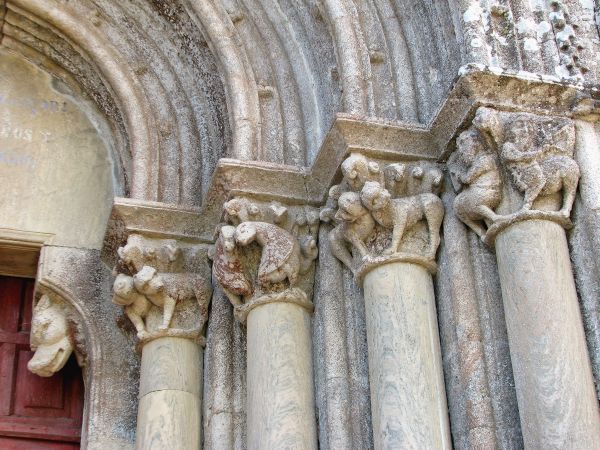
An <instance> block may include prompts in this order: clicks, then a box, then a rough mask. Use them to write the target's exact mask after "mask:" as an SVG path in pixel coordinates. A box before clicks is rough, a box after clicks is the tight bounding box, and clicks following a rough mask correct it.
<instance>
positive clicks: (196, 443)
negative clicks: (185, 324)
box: [136, 336, 202, 450]
mask: <svg viewBox="0 0 600 450" xmlns="http://www.w3.org/2000/svg"><path fill="white" fill-rule="evenodd" d="M201 368H202V349H201V347H200V345H199V343H198V342H197V341H195V340H194V339H186V338H180V337H168V336H166V337H161V338H157V339H154V340H151V341H149V342H147V343H146V344H144V346H143V348H142V367H141V369H140V395H139V398H140V401H139V407H138V422H137V436H136V447H137V448H138V449H144V450H145V449H154V448H156V449H159V448H160V449H173V450H175V449H190V450H192V449H199V448H200V442H201V435H200V431H201V429H202V424H201V421H200V416H201V389H202V370H201Z"/></svg>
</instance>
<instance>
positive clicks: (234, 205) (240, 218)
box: [223, 197, 260, 225]
mask: <svg viewBox="0 0 600 450" xmlns="http://www.w3.org/2000/svg"><path fill="white" fill-rule="evenodd" d="M223 209H224V210H225V212H226V213H227V218H228V219H229V221H231V222H232V223H233V224H235V225H238V224H240V223H242V222H249V221H253V220H256V219H257V217H258V215H259V214H260V209H259V208H258V206H257V205H256V204H255V203H252V202H251V201H250V200H248V199H246V198H242V197H236V198H233V199H231V200H229V201H228V202H225V204H224V205H223Z"/></svg>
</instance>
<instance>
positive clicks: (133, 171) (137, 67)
mask: <svg viewBox="0 0 600 450" xmlns="http://www.w3.org/2000/svg"><path fill="white" fill-rule="evenodd" d="M166 5H167V6H166ZM168 5H171V3H170V2H166V4H163V3H160V2H156V3H154V4H149V3H146V2H111V1H108V0H101V1H98V2H92V1H81V2H69V3H66V2H63V1H51V0H49V1H44V2H39V1H36V0H15V1H10V2H7V3H6V5H5V6H4V7H5V11H6V14H5V20H4V23H3V27H2V29H3V34H2V44H3V45H4V46H6V47H10V48H11V49H13V50H15V51H18V52H20V53H22V54H23V55H24V56H25V57H28V58H29V59H32V60H34V62H37V63H38V64H40V65H42V66H45V68H46V69H51V71H53V72H54V74H55V75H59V76H61V75H62V78H63V79H67V78H70V80H71V81H77V83H78V84H79V85H80V86H81V88H82V89H83V90H84V91H85V92H87V93H88V95H89V96H90V97H92V98H93V99H94V100H95V102H96V103H97V105H98V106H99V108H100V109H101V111H102V112H103V113H104V114H105V115H106V116H107V117H108V118H109V120H110V121H111V125H112V128H113V134H114V135H115V137H116V140H117V142H118V147H119V152H120V160H121V163H122V165H123V172H124V174H125V176H124V178H125V183H126V190H128V191H129V194H130V195H131V196H132V197H135V198H143V199H147V200H158V201H163V202H168V203H180V204H188V205H198V204H200V202H201V198H202V194H203V190H204V189H205V188H206V186H207V185H208V182H209V180H210V174H211V173H212V170H213V168H214V165H215V164H216V160H217V159H218V158H219V157H220V156H224V155H225V146H226V142H227V139H228V137H227V136H228V124H227V122H226V120H224V116H225V114H226V113H225V106H224V105H225V101H224V94H223V89H222V86H221V83H220V80H219V77H218V74H217V72H216V70H215V64H214V60H213V58H212V55H211V54H210V52H209V51H208V48H207V47H206V45H205V44H204V41H203V39H202V36H201V34H200V32H199V30H197V29H196V28H195V27H194V26H193V24H192V23H191V21H190V20H189V18H188V17H187V15H186V14H185V13H184V11H183V9H182V8H181V7H179V8H178V7H177V6H175V7H171V6H168ZM65 81H66V80H65ZM71 84H72V83H71Z"/></svg>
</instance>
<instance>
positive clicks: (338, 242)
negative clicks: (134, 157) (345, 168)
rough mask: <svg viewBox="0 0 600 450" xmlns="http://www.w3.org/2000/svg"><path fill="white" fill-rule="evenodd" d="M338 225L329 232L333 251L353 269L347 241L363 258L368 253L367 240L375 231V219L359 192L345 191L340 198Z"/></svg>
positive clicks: (337, 213)
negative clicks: (364, 204) (363, 202)
mask: <svg viewBox="0 0 600 450" xmlns="http://www.w3.org/2000/svg"><path fill="white" fill-rule="evenodd" d="M335 219H336V220H337V221H338V225H337V226H336V227H335V228H334V229H333V230H331V232H330V233H329V242H330V246H331V253H332V254H333V255H334V256H335V257H336V258H337V259H339V260H340V261H341V262H342V263H343V264H344V265H345V266H346V267H348V268H350V269H352V270H353V266H354V263H353V258H352V254H351V253H350V251H348V248H347V247H346V242H348V243H350V244H351V245H352V246H353V248H354V249H356V250H357V251H358V253H359V255H360V257H361V258H364V257H365V256H367V255H368V249H367V246H366V244H365V241H366V240H367V239H368V237H369V236H370V235H371V233H373V230H374V228H375V221H374V220H373V217H372V216H371V213H370V212H369V210H368V209H367V208H365V207H364V206H363V204H362V203H361V200H360V194H358V193H357V192H344V193H343V194H342V195H340V197H339V199H338V210H337V212H336V214H335Z"/></svg>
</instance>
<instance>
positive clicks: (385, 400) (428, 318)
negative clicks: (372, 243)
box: [364, 262, 452, 449]
mask: <svg viewBox="0 0 600 450" xmlns="http://www.w3.org/2000/svg"><path fill="white" fill-rule="evenodd" d="M364 295H365V309H366V321H367V340H368V347H369V381H370V385H371V408H372V415H373V437H374V440H375V447H376V448H390V449H391V448H438V449H449V448H452V444H451V439H450V433H449V429H450V428H449V423H448V412H447V406H446V394H445V389H444V377H443V373H442V365H441V361H442V358H441V353H440V343H439V333H438V324H437V315H436V308H435V296H434V291H433V282H432V280H431V275H430V274H429V273H428V272H427V270H426V269H425V268H423V267H421V266H419V265H417V264H413V263H404V262H397V263H389V264H386V265H382V266H380V267H377V268H375V269H373V270H372V271H371V272H369V273H368V274H367V275H366V276H365V280H364ZM416 405H418V407H417V406H416Z"/></svg>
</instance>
